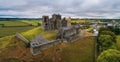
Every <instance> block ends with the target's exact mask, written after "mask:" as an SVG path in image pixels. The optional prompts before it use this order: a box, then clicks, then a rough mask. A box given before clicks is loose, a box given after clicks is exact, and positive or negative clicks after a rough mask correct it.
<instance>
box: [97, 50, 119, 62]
mask: <svg viewBox="0 0 120 62" xmlns="http://www.w3.org/2000/svg"><path fill="white" fill-rule="evenodd" d="M97 62H120V51H118V50H116V49H108V50H106V51H104V52H102V53H101V54H100V55H99V56H98V58H97Z"/></svg>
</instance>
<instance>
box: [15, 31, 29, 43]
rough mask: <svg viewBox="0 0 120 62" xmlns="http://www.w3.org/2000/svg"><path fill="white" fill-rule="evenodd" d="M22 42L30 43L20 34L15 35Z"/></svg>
mask: <svg viewBox="0 0 120 62" xmlns="http://www.w3.org/2000/svg"><path fill="white" fill-rule="evenodd" d="M15 35H16V36H17V37H18V38H19V39H20V40H22V41H24V42H25V43H29V40H27V39H26V38H25V37H23V36H22V35H21V34H20V33H16V34H15Z"/></svg>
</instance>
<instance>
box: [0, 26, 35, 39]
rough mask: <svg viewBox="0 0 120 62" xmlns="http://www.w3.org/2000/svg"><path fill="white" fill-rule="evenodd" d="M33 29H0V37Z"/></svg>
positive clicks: (28, 27)
mask: <svg viewBox="0 0 120 62" xmlns="http://www.w3.org/2000/svg"><path fill="white" fill-rule="evenodd" d="M33 28H35V27H34V26H26V27H0V37H3V36H8V35H14V34H15V33H16V32H24V31H27V30H30V29H33Z"/></svg>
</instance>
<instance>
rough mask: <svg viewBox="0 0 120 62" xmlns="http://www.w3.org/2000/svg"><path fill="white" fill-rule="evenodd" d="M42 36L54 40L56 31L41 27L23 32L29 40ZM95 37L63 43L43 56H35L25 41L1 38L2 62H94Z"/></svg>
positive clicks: (45, 51) (48, 50)
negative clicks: (45, 29)
mask: <svg viewBox="0 0 120 62" xmlns="http://www.w3.org/2000/svg"><path fill="white" fill-rule="evenodd" d="M38 34H41V35H43V37H44V38H47V39H49V40H53V39H54V38H55V36H56V31H54V32H50V31H42V29H41V27H37V28H35V29H32V30H29V31H26V32H23V33H22V35H23V36H25V37H26V38H27V39H29V40H32V39H34V37H35V35H38ZM93 52H94V37H89V38H83V39H80V40H77V41H75V42H72V43H61V44H59V45H56V46H54V47H51V48H48V49H46V50H44V51H43V53H42V54H41V55H37V56H33V55H31V53H30V49H29V48H26V47H25V44H24V43H23V41H21V40H19V39H18V38H16V37H15V36H14V35H13V36H6V37H3V38H0V62H3V61H4V62H8V61H9V62H10V61H11V62H21V61H26V62H30V61H34V62H88V61H89V62H93V58H94V53H93Z"/></svg>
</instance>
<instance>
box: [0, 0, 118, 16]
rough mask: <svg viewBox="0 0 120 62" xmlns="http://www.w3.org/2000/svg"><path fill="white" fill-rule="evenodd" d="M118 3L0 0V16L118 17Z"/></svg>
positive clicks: (99, 1) (93, 0) (95, 0)
mask: <svg viewBox="0 0 120 62" xmlns="http://www.w3.org/2000/svg"><path fill="white" fill-rule="evenodd" d="M119 3H120V0H114V1H113V0H0V17H32V18H33V17H41V16H42V15H50V14H52V13H60V14H62V15H63V16H71V17H107V18H118V17H120V4H119ZM2 15H4V16H2ZM5 15H6V16H5ZM11 15H12V16H11ZM13 15H14V16H13Z"/></svg>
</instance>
